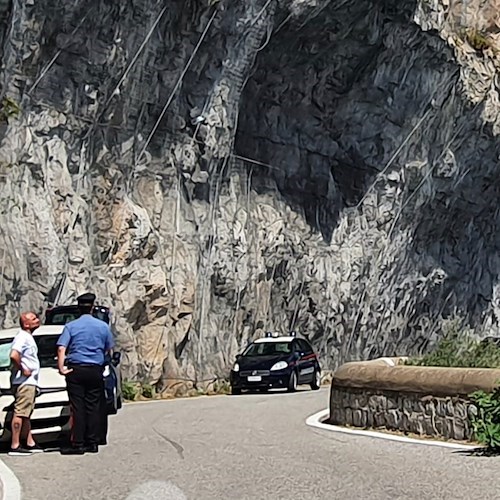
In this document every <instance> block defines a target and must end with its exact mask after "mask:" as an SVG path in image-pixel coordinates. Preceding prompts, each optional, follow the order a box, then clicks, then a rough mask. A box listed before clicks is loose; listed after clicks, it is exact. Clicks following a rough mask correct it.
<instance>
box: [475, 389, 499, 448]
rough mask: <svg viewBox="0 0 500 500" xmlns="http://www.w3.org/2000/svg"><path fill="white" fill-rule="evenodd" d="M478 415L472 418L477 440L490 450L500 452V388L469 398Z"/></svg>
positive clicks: (477, 393)
mask: <svg viewBox="0 0 500 500" xmlns="http://www.w3.org/2000/svg"><path fill="white" fill-rule="evenodd" d="M469 397H470V398H471V400H472V402H473V403H474V405H475V406H476V409H477V413H476V415H473V416H472V417H471V422H472V428H473V429H474V435H475V437H476V439H477V440H478V441H479V442H480V443H481V444H484V445H486V446H487V447H488V448H489V449H490V450H493V451H499V450H500V388H498V387H497V388H496V389H495V390H494V391H493V392H490V393H488V392H484V391H477V392H474V393H472V394H471V395H470V396H469Z"/></svg>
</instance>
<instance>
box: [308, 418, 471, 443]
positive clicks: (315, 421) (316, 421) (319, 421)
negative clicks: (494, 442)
mask: <svg viewBox="0 0 500 500" xmlns="http://www.w3.org/2000/svg"><path fill="white" fill-rule="evenodd" d="M329 414H330V410H328V409H326V410H321V411H319V412H318V413H315V414H314V415H311V416H310V417H308V418H307V420H306V425H308V426H310V427H316V428H318V429H323V430H325V431H330V432H340V433H343V434H353V435H355V436H365V437H371V438H376V439H385V440H387V441H398V442H400V443H406V444H419V445H424V446H425V445H426V446H439V447H441V448H452V449H455V450H476V449H478V448H479V446H475V445H472V444H459V443H447V442H443V441H434V440H431V439H416V438H409V437H406V436H397V435H395V434H389V433H385V432H377V431H366V430H362V429H351V428H349V427H340V426H338V425H332V424H325V423H323V421H324V420H325V418H326V417H328V416H329Z"/></svg>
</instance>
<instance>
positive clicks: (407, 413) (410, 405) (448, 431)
mask: <svg viewBox="0 0 500 500" xmlns="http://www.w3.org/2000/svg"><path fill="white" fill-rule="evenodd" d="M475 411H476V408H475V406H474V405H473V404H472V403H470V401H469V400H468V399H467V398H462V397H435V396H432V395H429V396H422V395H421V394H416V393H396V392H391V391H369V390H366V389H355V388H335V389H334V390H332V393H331V402H330V419H329V423H331V424H336V425H348V426H352V427H361V428H374V429H387V430H390V431H397V432H401V433H405V434H416V435H419V436H435V437H436V436H437V437H444V438H447V439H455V440H459V441H463V440H471V438H473V429H472V426H471V423H470V416H471V415H473V414H474V412H475Z"/></svg>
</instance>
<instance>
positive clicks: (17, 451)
mask: <svg viewBox="0 0 500 500" xmlns="http://www.w3.org/2000/svg"><path fill="white" fill-rule="evenodd" d="M9 455H10V456H11V457H27V456H29V455H31V451H30V450H28V449H26V448H23V447H22V446H18V447H17V448H11V449H10V451H9Z"/></svg>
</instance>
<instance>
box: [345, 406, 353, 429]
mask: <svg viewBox="0 0 500 500" xmlns="http://www.w3.org/2000/svg"><path fill="white" fill-rule="evenodd" d="M345 423H346V424H347V425H352V410H351V409H350V408H346V409H345Z"/></svg>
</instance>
